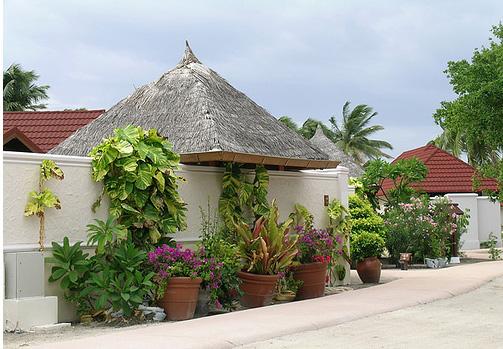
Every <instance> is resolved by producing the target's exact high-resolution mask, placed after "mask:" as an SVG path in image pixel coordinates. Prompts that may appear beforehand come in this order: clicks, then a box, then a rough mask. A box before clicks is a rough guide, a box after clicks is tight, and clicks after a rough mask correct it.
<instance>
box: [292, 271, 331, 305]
mask: <svg viewBox="0 0 503 349" xmlns="http://www.w3.org/2000/svg"><path fill="white" fill-rule="evenodd" d="M327 268H328V263H320V262H315V263H307V264H301V265H298V266H295V267H293V269H292V270H293V278H294V279H295V280H301V281H302V282H303V283H302V286H300V288H299V289H298V290H297V297H296V299H298V300H302V299H311V298H318V297H321V296H323V294H324V293H325V283H326V280H327Z"/></svg>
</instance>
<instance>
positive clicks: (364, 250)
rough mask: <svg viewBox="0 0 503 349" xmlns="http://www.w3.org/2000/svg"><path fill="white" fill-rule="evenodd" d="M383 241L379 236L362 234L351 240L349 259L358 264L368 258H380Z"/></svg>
mask: <svg viewBox="0 0 503 349" xmlns="http://www.w3.org/2000/svg"><path fill="white" fill-rule="evenodd" d="M383 251H384V240H383V238H382V237H380V236H379V234H376V233H368V232H363V233H361V234H358V235H356V236H354V237H353V238H352V239H351V258H352V260H353V261H355V262H359V261H361V260H363V259H365V258H368V257H378V258H379V257H381V254H382V253H383Z"/></svg>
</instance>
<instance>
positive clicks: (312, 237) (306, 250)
mask: <svg viewBox="0 0 503 349" xmlns="http://www.w3.org/2000/svg"><path fill="white" fill-rule="evenodd" d="M295 230H296V231H297V233H298V235H299V243H298V246H299V253H298V255H297V257H296V260H297V261H298V262H299V265H297V266H294V267H292V271H293V277H294V279H295V280H299V281H301V282H302V286H301V287H300V288H299V290H298V291H297V297H296V299H298V300H302V299H310V298H317V297H321V296H323V294H324V293H325V283H326V280H327V270H328V265H329V263H330V261H331V254H332V251H333V249H334V239H333V238H332V236H331V235H330V233H329V232H328V230H326V229H314V228H312V229H309V230H305V228H304V226H297V227H296V228H295Z"/></svg>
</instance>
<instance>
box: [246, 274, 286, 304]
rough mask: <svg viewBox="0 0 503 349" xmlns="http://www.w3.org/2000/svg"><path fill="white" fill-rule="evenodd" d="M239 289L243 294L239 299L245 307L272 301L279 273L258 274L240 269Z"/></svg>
mask: <svg viewBox="0 0 503 349" xmlns="http://www.w3.org/2000/svg"><path fill="white" fill-rule="evenodd" d="M238 276H239V278H240V279H241V285H240V288H241V291H242V292H243V296H242V297H241V299H240V300H239V301H240V303H241V305H242V306H244V307H247V308H256V307H262V306H264V305H268V304H270V303H271V301H272V296H273V293H274V289H275V287H276V282H277V281H278V278H279V275H259V274H251V273H246V272H244V271H240V272H239V273H238Z"/></svg>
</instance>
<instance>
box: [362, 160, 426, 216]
mask: <svg viewBox="0 0 503 349" xmlns="http://www.w3.org/2000/svg"><path fill="white" fill-rule="evenodd" d="M427 174H428V168H427V167H426V166H425V165H424V163H423V162H421V161H420V160H418V159H416V158H410V159H399V160H397V161H395V162H393V163H388V162H386V161H384V160H381V159H376V160H372V161H369V162H368V163H367V164H366V166H365V173H364V174H363V176H362V177H361V178H360V181H361V184H362V188H361V191H362V192H363V196H364V197H365V198H366V199H367V200H368V201H369V202H370V203H371V204H372V206H373V207H374V209H377V208H378V207H379V197H378V195H379V194H381V195H382V197H381V199H382V200H383V201H385V203H386V205H388V206H393V205H396V204H398V203H400V202H407V201H409V200H410V198H411V197H413V196H414V195H416V194H417V191H416V190H415V189H413V188H412V187H411V184H413V183H417V182H420V181H422V180H424V179H425V178H426V176H427ZM385 179H390V180H391V182H392V185H393V187H392V189H391V190H389V191H384V190H383V183H384V180H385Z"/></svg>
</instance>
